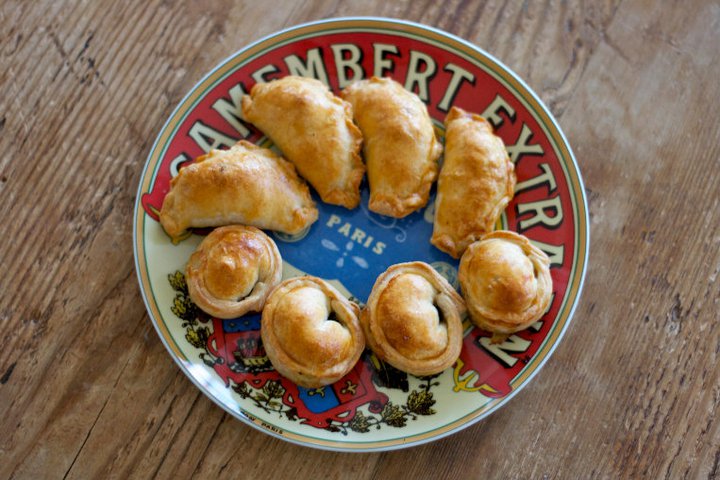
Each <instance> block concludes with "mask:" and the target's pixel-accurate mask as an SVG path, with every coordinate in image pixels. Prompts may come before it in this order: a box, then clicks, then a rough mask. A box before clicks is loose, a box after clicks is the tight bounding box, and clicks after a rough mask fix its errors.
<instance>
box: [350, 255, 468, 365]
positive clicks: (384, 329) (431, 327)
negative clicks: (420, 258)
mask: <svg viewBox="0 0 720 480" xmlns="http://www.w3.org/2000/svg"><path fill="white" fill-rule="evenodd" d="M464 315H465V302H463V299H462V297H461V296H460V295H458V293H457V292H456V291H455V289H454V288H453V287H452V286H451V285H450V284H449V283H448V281H447V280H445V278H444V277H443V276H442V275H440V274H439V273H437V272H436V271H435V269H434V268H432V267H431V266H430V265H428V264H427V263H424V262H410V263H399V264H397V265H393V266H391V267H390V268H388V269H387V270H386V271H385V272H384V273H382V274H381V275H380V276H379V277H378V278H377V280H376V281H375V285H374V286H373V289H372V292H371V293H370V297H369V298H368V302H367V306H366V307H365V309H364V310H363V312H362V314H361V317H360V323H361V324H362V326H363V330H364V331H365V338H366V339H367V342H368V345H369V346H370V348H371V349H372V351H373V352H375V355H377V356H378V357H379V358H380V359H381V360H383V361H384V362H387V363H389V364H390V365H392V366H393V367H395V368H397V369H399V370H402V371H404V372H407V373H410V374H412V375H418V376H422V375H433V374H436V373H440V372H442V371H443V370H445V369H446V368H448V367H449V366H451V365H452V364H453V363H455V361H456V360H457V358H458V356H459V355H460V350H461V348H462V340H463V326H462V319H463V317H464Z"/></svg>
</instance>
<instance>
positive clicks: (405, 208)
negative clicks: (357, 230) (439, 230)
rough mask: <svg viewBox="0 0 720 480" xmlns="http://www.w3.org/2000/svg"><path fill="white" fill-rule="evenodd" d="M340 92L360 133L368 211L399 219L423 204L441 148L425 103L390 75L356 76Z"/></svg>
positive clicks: (435, 171) (435, 175)
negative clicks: (362, 78)
mask: <svg viewBox="0 0 720 480" xmlns="http://www.w3.org/2000/svg"><path fill="white" fill-rule="evenodd" d="M340 95H341V96H342V97H343V98H344V99H345V100H347V101H348V102H350V103H351V104H352V106H353V116H354V118H355V121H356V122H357V124H358V126H359V127H360V130H361V131H362V134H363V138H364V146H363V151H364V154H365V163H366V165H367V172H368V182H369V185H370V202H369V208H370V210H372V211H373V212H377V213H380V214H382V215H388V216H391V217H395V218H402V217H405V216H407V215H409V214H410V213H412V212H414V211H415V210H417V209H419V208H421V207H424V206H425V205H426V204H427V201H428V196H429V194H430V187H431V186H432V184H433V182H434V181H435V179H436V178H437V172H438V157H440V153H441V152H442V145H441V144H440V142H439V141H438V140H437V138H436V137H435V130H434V129H433V124H432V121H431V120H430V116H429V115H428V111H427V107H426V106H425V104H424V103H423V102H422V100H420V98H419V97H418V96H417V95H415V94H414V93H412V92H409V91H407V90H405V88H403V86H402V85H400V84H399V83H397V82H396V81H394V80H392V79H390V78H377V77H372V78H370V79H369V80H361V81H359V82H356V83H353V84H352V85H350V86H348V87H347V88H345V90H343V91H342V93H341V94H340Z"/></svg>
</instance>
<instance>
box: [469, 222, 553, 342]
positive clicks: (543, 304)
mask: <svg viewBox="0 0 720 480" xmlns="http://www.w3.org/2000/svg"><path fill="white" fill-rule="evenodd" d="M458 278H459V279H460V286H461V287H462V292H463V297H464V298H465V302H466V303H467V307H468V310H469V312H470V318H471V320H472V321H473V323H474V324H475V325H477V326H478V327H480V328H482V329H484V330H487V331H489V332H493V333H495V334H498V337H499V338H502V336H507V335H510V334H512V333H515V332H518V331H520V330H524V329H526V328H527V327H529V326H530V325H532V324H533V323H535V322H536V321H537V320H539V319H540V317H542V316H543V314H544V313H545V311H546V310H547V308H548V306H549V304H550V298H551V295H552V289H553V285H552V278H551V276H550V259H549V258H548V256H547V255H546V254H545V252H543V251H542V250H540V249H539V248H537V247H535V246H534V245H532V244H531V243H530V241H529V240H528V239H527V238H526V237H525V236H523V235H520V234H517V233H515V232H510V231H505V230H499V231H496V232H492V233H489V234H487V235H485V236H483V237H482V239H481V240H480V241H477V242H475V243H473V244H472V245H470V246H469V247H468V248H467V250H466V251H465V253H464V254H463V256H462V259H461V260H460V269H459V272H458Z"/></svg>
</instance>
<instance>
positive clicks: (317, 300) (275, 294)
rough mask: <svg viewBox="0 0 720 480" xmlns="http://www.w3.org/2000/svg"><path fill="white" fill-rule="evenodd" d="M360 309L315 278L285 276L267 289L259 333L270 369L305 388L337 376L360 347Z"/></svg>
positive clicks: (354, 360)
mask: <svg viewBox="0 0 720 480" xmlns="http://www.w3.org/2000/svg"><path fill="white" fill-rule="evenodd" d="M358 314H359V308H358V307H357V305H355V304H354V303H352V302H350V301H349V300H347V299H346V298H345V297H344V296H343V295H342V294H341V293H340V292H338V291H337V290H336V289H335V288H333V287H332V286H331V285H330V284H329V283H327V282H325V281H324V280H322V279H320V278H317V277H311V276H306V277H297V278H291V279H288V280H285V281H284V282H282V283H281V284H280V285H278V286H277V287H276V288H275V290H273V291H272V292H271V293H270V297H269V298H268V300H267V303H266V304H265V309H264V310H263V314H262V326H261V329H260V334H261V336H262V341H263V346H264V347H265V352H266V353H267V356H268V358H269V359H270V362H271V363H272V364H273V366H274V367H275V369H276V370H277V371H278V372H280V373H281V374H282V375H283V376H285V377H286V378H288V379H290V380H292V381H293V382H295V383H296V384H298V385H300V386H302V387H306V388H317V387H321V386H323V385H329V384H331V383H334V382H336V381H338V380H340V379H341V378H342V377H344V376H345V375H346V374H347V373H348V372H350V370H352V369H353V367H354V366H355V364H356V363H357V361H358V359H359V358H360V355H361V354H362V352H363V350H364V348H365V337H364V335H363V332H362V329H361V328H360V323H359V321H358Z"/></svg>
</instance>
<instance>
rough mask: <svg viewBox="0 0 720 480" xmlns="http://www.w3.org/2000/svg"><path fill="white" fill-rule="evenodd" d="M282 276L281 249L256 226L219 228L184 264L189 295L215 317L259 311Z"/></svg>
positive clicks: (229, 316) (204, 240)
mask: <svg viewBox="0 0 720 480" xmlns="http://www.w3.org/2000/svg"><path fill="white" fill-rule="evenodd" d="M281 278H282V259H281V258H280V252H279V251H278V249H277V246H276V245H275V242H273V241H272V239H271V238H270V237H268V236H267V235H265V234H264V233H263V232H262V231H260V230H258V229H257V228H255V227H246V226H243V225H229V226H226V227H220V228H217V229H215V230H213V231H212V232H210V234H209V235H208V236H207V237H205V238H204V239H203V241H202V242H201V243H200V245H198V247H197V249H196V250H195V252H194V253H193V254H192V255H191V256H190V260H189V261H188V264H187V266H186V267H185V279H186V281H187V286H188V292H189V293H190V298H191V299H192V301H193V302H195V304H196V305H197V306H198V307H200V308H201V309H203V310H204V311H205V312H207V313H209V314H210V315H213V316H214V317H217V318H236V317H240V316H242V315H244V314H245V313H247V312H259V311H261V310H262V308H263V305H265V299H266V298H267V296H268V295H269V294H270V291H271V290H272V289H273V288H275V286H276V285H277V284H278V283H280V279H281Z"/></svg>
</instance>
